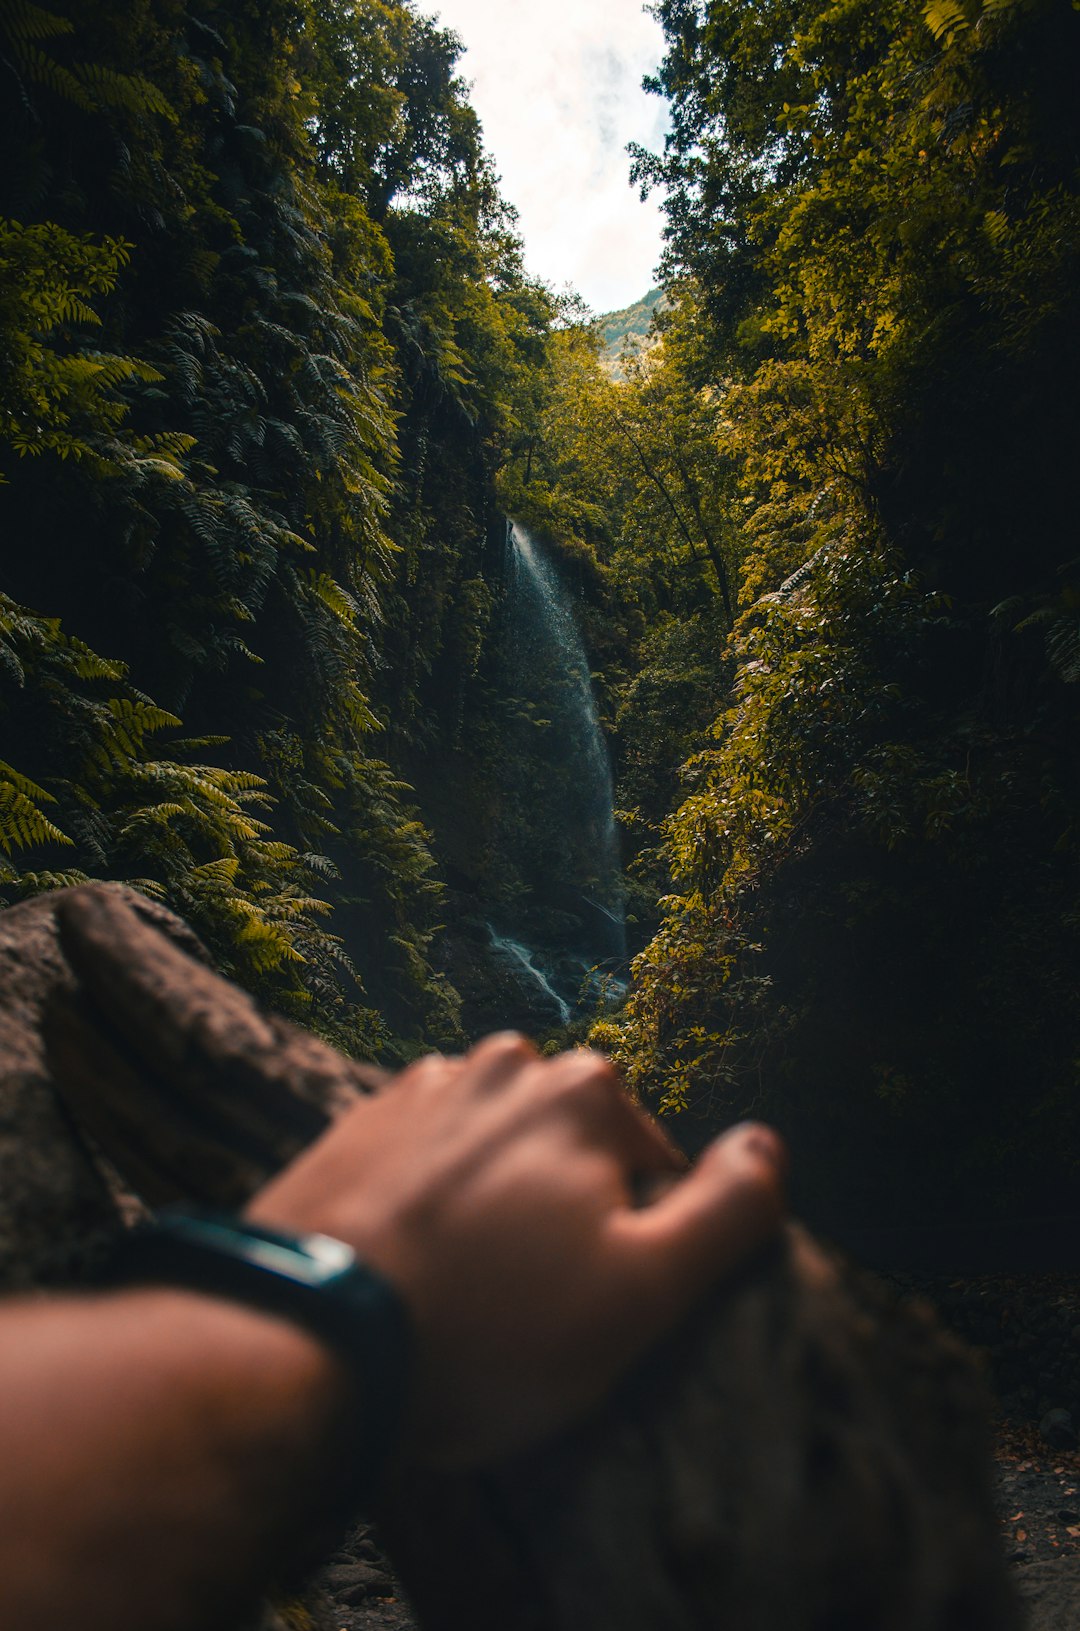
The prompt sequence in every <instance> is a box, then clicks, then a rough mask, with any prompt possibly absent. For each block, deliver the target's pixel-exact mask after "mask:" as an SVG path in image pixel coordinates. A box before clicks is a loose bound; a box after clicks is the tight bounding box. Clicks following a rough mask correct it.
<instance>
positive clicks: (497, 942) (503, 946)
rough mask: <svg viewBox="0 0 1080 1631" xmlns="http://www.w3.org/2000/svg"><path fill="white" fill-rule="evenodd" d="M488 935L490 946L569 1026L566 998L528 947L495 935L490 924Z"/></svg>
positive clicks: (562, 1022)
mask: <svg viewBox="0 0 1080 1631" xmlns="http://www.w3.org/2000/svg"><path fill="white" fill-rule="evenodd" d="M488 934H489V935H490V936H491V944H492V945H493V946H494V948H495V950H496V951H497V952H501V953H502V955H503V956H504V957H509V958H510V960H511V961H512V962H513V963H514V964H515V965H516V966H517V967H518V968H520V969H522V970H523V971H524V973H525V974H526V976H527V977H528V980H529V981H530V982H531V983H532V984H534V985H535V986H537V987H538V988H539V989H540V991H541V992H542V993H543V996H544V998H545V999H546V1001H548V1002H550V1003H551V1005H552V1007H553V1008H554V1010H555V1012H556V1013H557V1014H558V1016H559V1021H560V1023H561V1024H563V1025H569V1023H570V1020H571V1017H572V1015H573V1009H572V1008H571V1006H570V1004H569V1003H568V1002H567V1000H566V998H565V997H563V996H560V994H559V992H558V991H556V989H555V987H554V986H553V985H552V983H551V981H550V980H549V979H548V977H547V975H546V974H545V973H544V971H543V969H542V968H538V967H537V964H536V961H535V959H536V953H535V952H533V951H530V950H529V948H528V946H523V945H522V944H521V941H520V940H511V939H510V937H509V935H505V934H497V933H496V932H495V930H494V929H493V928H492V927H491V924H490V923H489V924H488Z"/></svg>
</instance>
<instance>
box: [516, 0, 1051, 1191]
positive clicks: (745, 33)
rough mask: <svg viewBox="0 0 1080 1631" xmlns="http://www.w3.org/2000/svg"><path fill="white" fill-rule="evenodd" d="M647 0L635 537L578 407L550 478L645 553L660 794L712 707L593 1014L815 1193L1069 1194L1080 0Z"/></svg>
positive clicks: (602, 417) (632, 389)
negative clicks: (633, 936)
mask: <svg viewBox="0 0 1080 1631" xmlns="http://www.w3.org/2000/svg"><path fill="white" fill-rule="evenodd" d="M658 12H659V15H660V16H661V18H662V20H663V23H664V26H665V29H666V32H667V36H668V42H669V50H668V55H667V58H666V60H665V61H664V63H663V65H662V67H661V70H660V72H659V76H658V81H657V88H658V89H659V90H661V91H662V92H663V94H664V95H665V96H667V97H668V99H669V101H670V104H671V108H672V118H673V130H672V135H671V137H670V139H669V141H668V144H667V149H666V152H665V153H664V154H663V155H661V156H655V155H649V154H645V153H642V154H639V155H638V157H637V172H638V176H639V179H640V180H641V181H642V182H643V183H644V184H645V185H647V186H660V187H662V188H663V189H664V191H665V193H666V208H667V215H668V222H669V226H668V245H669V247H668V264H667V270H668V277H669V292H670V297H671V299H672V302H673V307H672V311H671V313H670V316H669V318H668V319H667V321H666V335H665V341H664V348H663V353H662V356H661V357H660V358H659V360H656V361H653V360H651V359H650V360H647V362H646V364H645V366H643V368H642V370H641V371H640V375H639V377H638V379H637V380H636V381H633V380H630V381H628V382H627V383H626V384H625V385H622V386H619V385H615V386H611V385H608V384H606V383H605V382H604V381H603V380H602V379H600V378H599V377H598V375H597V374H596V372H595V371H593V373H592V375H591V385H590V390H591V391H593V392H594V393H595V394H594V397H593V398H592V400H594V401H595V403H596V407H595V411H594V412H593V415H592V418H591V425H592V432H591V433H592V434H593V435H594V436H595V437H596V439H597V443H598V445H602V446H603V447H605V448H607V449H609V450H610V452H611V455H612V457H613V459H614V460H615V462H616V463H617V464H618V468H619V469H620V470H621V471H622V472H623V474H624V478H625V480H626V482H627V483H628V484H629V485H628V488H627V489H626V493H627V499H626V509H625V511H624V512H623V515H622V517H621V518H619V519H616V521H615V531H614V533H605V531H604V528H605V526H610V525H611V522H612V520H613V514H614V512H613V511H612V508H611V506H610V504H609V505H607V506H606V507H605V512H604V517H603V520H602V521H600V519H599V515H598V511H599V508H600V506H601V504H602V499H601V497H600V492H599V490H598V489H590V488H587V487H583V485H582V483H581V481H580V480H579V479H578V477H577V476H576V475H575V474H574V466H573V462H572V461H573V459H574V452H573V448H572V446H571V445H570V441H568V440H566V438H570V439H571V440H572V437H573V435H574V434H576V435H578V436H579V437H580V436H581V435H582V434H583V432H582V430H581V429H580V427H578V428H577V429H576V430H575V431H573V432H571V431H569V430H567V429H565V428H564V444H563V452H562V459H563V462H562V463H560V464H559V465H557V466H556V467H555V469H554V471H553V478H552V480H553V494H554V496H553V497H551V498H550V499H549V500H547V508H548V511H549V513H550V514H551V517H552V525H553V526H554V527H556V529H557V528H558V527H559V525H560V524H562V525H564V526H565V527H566V529H567V532H568V533H571V534H572V535H573V536H574V537H575V538H577V539H580V540H582V541H583V542H585V543H587V544H588V546H589V547H591V548H594V549H595V550H596V551H597V553H598V555H600V556H601V557H603V558H604V559H605V561H606V562H608V563H609V565H610V567H611V569H612V571H613V573H614V575H615V577H616V578H617V579H618V583H619V587H620V589H624V588H625V586H626V585H627V583H628V582H629V581H630V579H631V575H632V574H634V573H635V572H636V574H637V580H636V581H637V585H638V586H637V588H636V592H635V599H636V604H637V605H639V606H640V607H641V609H642V611H643V613H644V621H645V633H644V636H643V637H642V638H641V639H639V640H638V641H637V643H636V654H635V658H634V662H633V665H632V667H633V672H632V677H631V678H630V679H629V682H628V683H626V684H624V685H623V686H622V688H621V690H620V693H619V695H620V699H621V700H620V703H619V710H620V711H619V714H618V716H617V730H618V737H619V741H620V747H621V751H622V755H623V762H624V768H623V784H624V787H626V788H628V790H629V791H628V793H627V795H626V797H627V802H628V803H632V804H633V805H634V806H635V807H636V808H637V811H638V819H642V818H643V819H645V820H646V821H650V822H654V823H655V821H656V820H657V817H658V814H659V815H660V816H661V818H662V813H663V806H664V798H663V791H664V790H663V788H662V787H661V786H659V785H658V780H657V779H658V774H659V771H660V769H661V765H662V761H661V763H660V764H658V762H657V759H658V755H657V745H658V744H664V743H670V744H672V745H673V746H675V747H676V748H677V749H678V751H677V752H675V753H674V754H672V755H671V756H670V757H672V758H675V759H677V758H679V757H680V756H681V753H682V749H683V747H684V745H687V744H686V743H685V738H683V737H682V736H681V735H680V732H681V731H684V730H685V729H686V728H687V727H688V726H689V725H691V724H692V722H693V712H694V710H695V709H697V710H699V718H700V711H702V710H704V711H707V713H708V716H709V722H708V725H707V728H706V729H705V731H703V732H701V733H700V734H699V735H698V737H697V740H696V742H695V743H694V744H693V745H694V747H695V749H696V751H695V752H693V754H692V755H691V756H690V757H689V762H688V764H687V766H686V770H685V772H684V776H685V780H686V785H685V787H684V790H683V797H682V800H681V802H680V803H679V804H678V807H677V809H676V810H675V813H674V814H673V815H671V816H670V819H668V820H667V821H666V823H665V824H664V827H663V859H664V861H665V863H666V865H667V866H668V867H669V868H670V872H671V875H672V888H671V893H670V895H669V896H668V898H667V900H666V902H665V907H664V912H665V915H664V919H663V923H662V925H661V927H660V929H659V931H658V933H657V934H656V935H655V937H654V938H653V939H652V940H651V942H650V944H649V945H648V947H647V948H646V949H645V950H644V951H643V953H642V955H641V957H640V958H639V961H638V964H637V970H636V973H637V980H636V987H635V991H634V994H633V996H632V998H631V1001H630V1004H629V1008H628V1012H627V1016H626V1019H625V1022H624V1024H623V1026H622V1028H621V1032H620V1033H613V1032H612V1031H611V1030H610V1029H609V1028H607V1027H605V1028H604V1029H603V1031H602V1033H601V1034H602V1035H603V1036H604V1037H605V1038H606V1040H608V1041H610V1042H612V1043H613V1044H614V1045H615V1046H616V1047H617V1051H618V1052H619V1055H620V1057H621V1058H622V1060H623V1062H624V1064H625V1066H626V1068H627V1071H628V1073H629V1076H630V1078H631V1080H632V1081H633V1082H635V1083H636V1084H638V1085H639V1087H641V1088H642V1090H644V1091H646V1092H649V1093H652V1094H655V1095H656V1096H657V1098H658V1099H659V1100H660V1102H661V1103H663V1104H664V1105H665V1106H666V1107H667V1108H669V1109H671V1110H673V1111H684V1112H687V1113H688V1115H689V1116H691V1117H692V1116H693V1115H697V1116H699V1117H704V1119H705V1121H706V1122H707V1123H710V1122H715V1121H716V1120H717V1119H728V1118H730V1117H732V1116H737V1115H740V1114H745V1113H747V1112H755V1113H764V1114H766V1115H769V1116H772V1117H773V1118H775V1119H776V1120H778V1121H779V1122H780V1123H781V1124H782V1125H784V1126H785V1127H786V1128H788V1130H789V1131H790V1132H791V1133H792V1135H793V1138H794V1139H795V1141H796V1146H797V1148H798V1151H799V1156H800V1162H801V1163H802V1165H803V1171H804V1173H805V1174H806V1175H807V1196H806V1200H807V1204H809V1205H810V1206H811V1208H812V1209H814V1210H815V1211H816V1213H817V1215H818V1216H819V1217H823V1218H826V1219H829V1220H830V1221H837V1220H839V1219H840V1218H841V1217H843V1216H845V1215H846V1216H848V1217H851V1216H858V1217H863V1218H876V1219H878V1220H879V1221H880V1220H882V1219H887V1218H903V1219H907V1220H918V1219H920V1218H932V1217H934V1216H940V1215H942V1214H949V1213H957V1212H961V1213H967V1214H969V1215H970V1214H971V1213H972V1212H976V1213H981V1214H985V1213H987V1212H989V1211H991V1210H993V1209H994V1208H995V1207H1000V1208H1002V1209H1004V1210H1005V1211H1006V1212H1007V1213H1009V1214H1011V1215H1016V1214H1017V1213H1023V1212H1029V1213H1038V1212H1051V1211H1053V1210H1054V1209H1055V1208H1060V1207H1063V1206H1066V1205H1068V1204H1069V1203H1070V1198H1071V1196H1072V1195H1073V1194H1074V1193H1075V1183H1076V1177H1077V1157H1078V1149H1080V1141H1078V1137H1077V1134H1078V1125H1077V1086H1078V1083H1077V1074H1076V1072H1077V1052H1076V1038H1077V1035H1078V1021H1080V1011H1078V998H1080V993H1078V984H1077V977H1076V976H1077V972H1078V969H1080V959H1078V955H1077V954H1078V950H1080V948H1078V944H1077V932H1078V929H1080V915H1078V905H1080V901H1078V894H1077V840H1078V833H1080V828H1078V824H1077V814H1078V810H1077V793H1078V786H1077V777H1076V754H1075V744H1076V729H1077V723H1078V717H1077V699H1078V693H1077V689H1076V681H1077V680H1078V679H1080V625H1078V621H1077V605H1078V591H1080V581H1078V571H1080V565H1078V560H1077V548H1076V539H1075V530H1076V529H1075V516H1074V499H1073V473H1074V471H1075V469H1076V465H1077V455H1078V451H1080V434H1078V433H1080V413H1078V408H1077V397H1076V392H1075V388H1074V383H1073V382H1074V380H1075V376H1076V371H1077V367H1078V365H1080V309H1078V294H1080V283H1078V278H1077V272H1078V245H1080V234H1078V226H1080V199H1078V190H1077V182H1078V175H1080V170H1078V166H1080V109H1078V105H1077V101H1076V98H1075V96H1074V95H1073V94H1072V92H1071V90H1070V89H1069V87H1070V85H1073V84H1075V79H1076V74H1077V70H1078V68H1080V14H1078V13H1077V11H1076V8H1075V7H1074V6H1071V5H1069V4H1068V3H1066V0H1030V3H1021V0H1014V3H1010V0H988V3H986V4H981V3H979V0H969V3H964V4H962V3H956V4H953V3H952V0H949V3H948V4H945V3H935V4H931V5H930V6H928V7H926V8H925V9H924V8H923V7H921V6H911V5H908V4H903V3H897V4H890V5H886V6H881V5H878V4H867V3H859V0H855V3H853V4H845V5H843V6H836V7H822V6H820V5H818V4H813V3H806V4H802V3H799V0H796V3H795V4H788V3H786V0H785V3H784V4H779V3H777V4H770V3H764V4H761V5H755V6H754V7H752V8H751V7H749V6H747V5H745V4H742V3H740V0H709V3H704V0H703V3H696V0H670V3H667V0H662V3H661V5H660V6H659V7H658ZM562 423H563V425H564V427H565V426H567V425H569V420H567V419H564V420H563V421H562ZM620 444H621V449H622V457H621V458H620V457H619V448H620ZM595 467H596V460H595V457H594V460H593V462H592V466H591V468H592V469H595ZM608 484H609V477H608V474H607V472H606V471H605V472H604V476H603V485H605V486H606V485H608ZM615 490H616V491H617V488H616V489H615ZM586 500H587V501H588V502H590V503H594V504H595V505H596V506H597V510H596V511H590V510H588V509H587V508H585V507H584V503H583V501H586ZM650 503H651V514H650V516H649V519H648V520H645V519H644V511H645V508H646V506H647V504H650ZM575 504H576V505H577V508H576V509H575V508H574V506H575ZM665 511H666V512H667V513H666V514H665ZM676 511H678V517H677V518H676ZM639 526H641V527H642V529H643V531H645V532H646V535H645V536H643V535H642V533H641V532H639V531H638V528H639ZM707 561H708V562H709V565H706V562H707ZM710 566H711V568H712V570H710ZM734 582H737V584H738V606H737V608H735V616H734V619H733V618H732V607H731V605H730V597H729V595H728V591H727V588H726V584H730V583H734ZM695 595H696V596H697V597H699V598H698V599H695ZM729 630H730V637H729V638H728V639H727V640H726V642H725V638H724V637H725V634H727V633H728V631H729ZM718 688H719V691H720V695H719V696H718V695H717V691H718ZM669 721H671V722H674V723H675V725H676V730H675V731H674V732H673V731H672V730H671V729H670V726H669ZM666 726H667V727H668V728H666V729H665V727H666ZM643 766H644V779H643Z"/></svg>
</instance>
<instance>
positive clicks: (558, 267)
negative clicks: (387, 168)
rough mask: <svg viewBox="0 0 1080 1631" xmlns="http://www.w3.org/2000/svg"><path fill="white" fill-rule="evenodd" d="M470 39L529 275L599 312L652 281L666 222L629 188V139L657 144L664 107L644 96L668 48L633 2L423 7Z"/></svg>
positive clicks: (489, 1) (488, 1)
mask: <svg viewBox="0 0 1080 1631" xmlns="http://www.w3.org/2000/svg"><path fill="white" fill-rule="evenodd" d="M429 6H430V9H431V10H432V11H437V12H438V15H439V18H440V20H441V22H442V23H443V25H444V26H445V27H447V28H451V29H453V30H454V32H455V33H456V34H458V35H459V36H460V37H461V39H462V41H463V42H464V44H465V47H466V50H465V55H464V57H463V58H462V61H461V65H460V72H461V74H462V76H463V78H465V79H466V80H468V81H470V82H471V84H472V103H473V106H474V107H475V108H476V111H477V113H478V114H479V116H480V121H481V123H482V125H483V128H484V140H485V144H486V146H487V148H488V151H489V152H490V153H491V155H492V157H493V159H494V161H495V166H496V168H497V169H498V171H499V173H500V175H501V176H502V191H503V194H504V196H505V197H506V198H507V199H508V200H509V201H510V203H511V204H513V205H515V207H516V208H517V210H518V211H519V213H520V217H521V232H522V236H523V238H524V240H525V258H526V264H527V266H528V268H529V271H530V272H531V273H533V275H535V276H537V277H541V278H543V279H544V280H545V281H546V282H548V283H551V284H553V285H554V286H555V287H556V288H561V287H562V286H563V285H564V284H567V283H569V284H571V285H572V286H573V287H574V288H576V289H577V290H578V291H579V293H581V294H582V295H583V296H584V297H585V299H586V300H587V301H588V303H589V304H590V306H592V307H593V308H594V310H596V311H600V312H603V311H611V310H613V309H615V308H617V307H619V306H625V305H629V304H630V302H631V301H633V300H637V299H639V298H640V297H641V296H642V295H643V294H645V293H646V291H647V290H648V289H649V288H650V286H651V285H652V283H653V281H654V280H653V270H654V267H655V265H656V262H657V260H658V259H659V255H660V227H661V217H660V211H659V207H658V205H657V204H656V202H655V200H654V199H650V200H649V201H648V202H647V203H645V204H642V203H641V202H640V201H639V199H638V196H637V190H636V188H633V187H631V186H630V183H629V167H630V161H629V158H628V157H627V154H626V144H627V142H630V141H638V142H641V143H642V144H643V145H644V146H646V147H651V148H653V149H656V148H657V147H658V146H659V145H660V143H661V142H662V140H663V132H664V122H665V110H664V104H663V102H662V101H661V100H660V98H659V97H655V96H650V95H648V94H647V93H646V92H645V91H643V90H642V89H641V79H642V76H643V74H646V73H650V72H652V71H653V70H654V69H655V67H656V65H657V63H658V62H659V60H660V57H661V55H662V52H663V36H662V33H661V30H660V26H659V24H658V23H656V22H655V21H654V20H653V18H651V17H649V16H648V15H646V13H645V12H644V10H643V9H642V8H641V6H640V3H639V0H510V3H499V0H428V5H423V9H425V10H426V9H429Z"/></svg>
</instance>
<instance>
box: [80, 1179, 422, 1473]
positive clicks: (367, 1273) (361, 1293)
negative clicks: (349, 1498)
mask: <svg viewBox="0 0 1080 1631" xmlns="http://www.w3.org/2000/svg"><path fill="white" fill-rule="evenodd" d="M108 1279H109V1282H110V1283H111V1284H113V1285H116V1284H128V1285H130V1284H146V1283H154V1284H166V1285H173V1286H182V1287H184V1288H185V1289H186V1290H189V1291H201V1292H206V1293H208V1294H209V1295H211V1296H217V1297H225V1298H228V1299H229V1300H231V1301H234V1302H241V1303H245V1304H247V1305H248V1306H249V1307H252V1308H257V1309H262V1310H263V1311H265V1312H266V1313H269V1314H276V1315H280V1316H282V1317H284V1318H285V1319H289V1320H292V1321H294V1322H295V1323H296V1324H297V1325H300V1326H303V1327H304V1329H305V1330H308V1331H310V1332H311V1333H312V1334H313V1335H314V1336H316V1337H318V1338H319V1339H320V1340H321V1341H323V1342H325V1343H327V1344H329V1346H330V1347H332V1348H333V1349H334V1350H335V1351H336V1352H337V1354H338V1355H339V1356H340V1357H341V1358H342V1359H343V1360H344V1361H345V1362H346V1364H347V1365H348V1366H349V1368H350V1369H351V1370H352V1372H353V1373H354V1374H355V1375H356V1376H357V1377H358V1379H359V1382H360V1388H359V1419H360V1422H361V1424H362V1425H361V1433H360V1440H361V1442H360V1443H359V1444H358V1446H357V1456H358V1458H359V1463H360V1465H359V1469H358V1470H359V1471H360V1473H361V1485H362V1491H363V1494H364V1495H365V1496H370V1495H371V1494H372V1493H373V1492H374V1491H375V1490H376V1489H377V1487H378V1485H379V1482H380V1479H381V1476H382V1473H383V1471H384V1469H385V1465H386V1462H387V1459H388V1457H389V1455H390V1452H391V1451H392V1449H393V1447H394V1444H395V1442H396V1440H397V1437H398V1434H399V1431H400V1426H401V1419H402V1415H403V1413H404V1407H405V1398H406V1392H407V1388H408V1380H409V1370H410V1359H411V1352H412V1341H411V1332H410V1329H409V1319H408V1315H407V1313H406V1311H405V1307H404V1304H403V1303H402V1301H401V1298H400V1297H399V1295H398V1293H397V1291H396V1290H395V1289H394V1287H393V1286H392V1285H391V1284H390V1283H389V1281H387V1280H384V1279H383V1277H382V1275H381V1274H378V1273H377V1272H376V1271H375V1270H374V1269H371V1268H368V1267H367V1265H366V1264H364V1263H362V1262H361V1261H360V1260H359V1259H358V1258H357V1256H356V1254H355V1252H354V1251H353V1250H352V1248H351V1247H350V1246H347V1245H345V1243H344V1242H343V1241H340V1240H334V1239H332V1238H331V1237H330V1236H328V1235H320V1234H304V1235H301V1234H289V1233H286V1232H285V1231H283V1230H279V1229H268V1228H264V1227H263V1225H261V1224H255V1223H248V1222H246V1221H245V1220H244V1219H243V1218H240V1217H237V1216H235V1215H234V1214H232V1213H225V1212H214V1211H210V1210H207V1209H203V1208H196V1207H168V1208H165V1209H163V1210H162V1211H161V1212H159V1213H157V1214H156V1216H155V1217H154V1219H153V1220H152V1221H151V1222H150V1223H148V1224H145V1225H142V1226H141V1227H139V1228H137V1229H134V1230H132V1231H131V1232H130V1233H128V1234H126V1235H125V1236H124V1237H123V1238H122V1240H121V1242H120V1244H119V1247H118V1250H117V1252H116V1254H115V1256H114V1259H113V1262H112V1264H111V1265H110V1272H109V1274H108Z"/></svg>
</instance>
